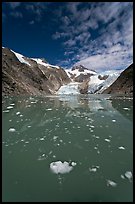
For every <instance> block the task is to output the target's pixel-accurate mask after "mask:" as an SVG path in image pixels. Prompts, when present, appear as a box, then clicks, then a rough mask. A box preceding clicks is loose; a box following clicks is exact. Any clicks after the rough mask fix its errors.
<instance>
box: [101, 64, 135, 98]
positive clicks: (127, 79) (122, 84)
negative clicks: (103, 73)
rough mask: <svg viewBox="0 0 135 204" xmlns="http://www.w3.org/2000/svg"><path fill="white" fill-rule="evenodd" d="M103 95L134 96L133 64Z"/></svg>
mask: <svg viewBox="0 0 135 204" xmlns="http://www.w3.org/2000/svg"><path fill="white" fill-rule="evenodd" d="M103 93H107V94H112V93H118V94H133V64H131V65H130V66H129V67H128V68H127V69H125V70H124V71H123V72H122V73H121V74H120V76H119V77H118V78H117V80H116V81H115V82H114V83H113V84H112V85H111V86H110V87H108V88H107V89H106V90H105V91H103Z"/></svg>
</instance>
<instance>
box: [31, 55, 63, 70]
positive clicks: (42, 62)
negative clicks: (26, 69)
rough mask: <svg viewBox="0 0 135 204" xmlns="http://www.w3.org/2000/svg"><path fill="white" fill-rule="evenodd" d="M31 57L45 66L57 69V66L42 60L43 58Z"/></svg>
mask: <svg viewBox="0 0 135 204" xmlns="http://www.w3.org/2000/svg"><path fill="white" fill-rule="evenodd" d="M31 59H32V60H34V61H36V62H37V63H38V64H41V65H43V66H45V67H53V68H57V69H59V66H55V65H52V64H49V63H47V62H44V60H42V59H40V58H31Z"/></svg>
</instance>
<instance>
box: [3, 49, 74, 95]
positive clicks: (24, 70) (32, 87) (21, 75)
mask: <svg viewBox="0 0 135 204" xmlns="http://www.w3.org/2000/svg"><path fill="white" fill-rule="evenodd" d="M70 81H71V80H70V78H69V77H68V75H67V74H66V72H65V71H64V69H62V68H60V67H58V66H53V65H50V64H48V63H47V62H46V61H44V60H41V59H40V60H39V61H37V60H34V59H32V58H27V57H24V56H22V55H20V54H18V53H15V52H13V51H11V50H10V49H8V48H2V94H3V95H46V94H55V92H56V91H57V90H58V89H59V88H60V87H61V86H62V85H64V84H68V83H69V82H70Z"/></svg>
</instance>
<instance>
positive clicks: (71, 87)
mask: <svg viewBox="0 0 135 204" xmlns="http://www.w3.org/2000/svg"><path fill="white" fill-rule="evenodd" d="M65 71H66V73H67V75H68V76H69V77H70V79H71V81H72V82H71V83H70V84H68V86H65V85H64V86H62V87H60V89H59V90H58V92H57V94H79V93H81V94H88V93H90V94H94V93H102V92H103V91H104V90H105V89H107V88H108V87H109V86H110V85H111V84H112V83H113V82H114V81H115V80H116V79H117V78H118V77H119V75H120V73H121V72H122V71H121V70H109V71H104V72H100V73H97V72H96V71H94V70H89V69H87V68H85V67H84V66H82V65H78V66H75V67H73V68H72V69H67V70H65Z"/></svg>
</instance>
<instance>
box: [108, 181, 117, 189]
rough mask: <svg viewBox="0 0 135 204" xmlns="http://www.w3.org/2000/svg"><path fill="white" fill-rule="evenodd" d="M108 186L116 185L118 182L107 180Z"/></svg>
mask: <svg viewBox="0 0 135 204" xmlns="http://www.w3.org/2000/svg"><path fill="white" fill-rule="evenodd" d="M107 186H112V187H116V186H117V183H115V182H114V181H111V180H107Z"/></svg>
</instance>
